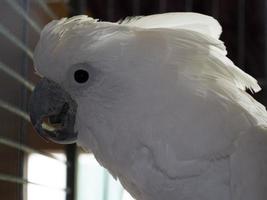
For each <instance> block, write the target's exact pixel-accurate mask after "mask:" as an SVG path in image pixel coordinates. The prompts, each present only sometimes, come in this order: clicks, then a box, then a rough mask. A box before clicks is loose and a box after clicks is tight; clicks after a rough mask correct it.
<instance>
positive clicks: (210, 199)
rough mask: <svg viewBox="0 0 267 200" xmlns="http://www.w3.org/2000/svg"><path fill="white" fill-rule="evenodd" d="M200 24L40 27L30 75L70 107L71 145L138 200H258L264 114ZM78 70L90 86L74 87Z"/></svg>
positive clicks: (140, 21) (213, 33) (147, 21)
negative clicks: (52, 85)
mask: <svg viewBox="0 0 267 200" xmlns="http://www.w3.org/2000/svg"><path fill="white" fill-rule="evenodd" d="M220 34H221V27H220V25H219V24H218V22H217V21H216V20H215V19H213V18H211V17H208V16H205V15H201V14H196V13H167V14H159V15H152V16H147V17H138V18H132V19H126V20H125V21H122V22H120V23H108V22H99V21H97V20H94V19H92V18H88V17H87V16H76V17H73V18H70V19H61V20H59V21H53V22H51V23H49V24H48V25H47V26H46V27H45V28H44V30H43V31H42V34H41V38H40V41H39V43H38V46H37V48H36V50H35V55H34V63H35V67H36V69H37V71H38V72H39V73H40V74H41V75H43V76H45V77H47V78H49V79H51V80H53V81H55V82H57V83H58V84H60V85H61V86H62V87H63V88H64V89H65V90H66V91H67V92H68V93H69V94H71V96H72V98H73V99H74V100H75V101H76V102H77V104H78V112H77V116H76V123H75V128H76V130H77V131H78V132H79V135H78V141H77V142H78V144H79V145H81V146H82V147H83V148H85V149H91V150H92V151H93V153H94V154H95V157H96V158H97V160H98V161H99V162H100V163H101V164H102V165H103V166H104V167H106V168H107V169H108V170H109V171H110V172H111V173H112V174H113V176H114V177H118V178H119V179H120V180H121V182H122V184H123V185H124V187H125V188H126V189H127V190H128V191H129V192H130V193H131V194H132V195H133V196H134V197H135V198H136V199H138V200H163V199H170V200H171V199H172V200H265V199H267V135H266V124H267V113H266V110H265V107H264V106H263V105H261V104H260V103H259V102H257V101H256V100H255V99H253V98H252V97H251V96H250V95H249V94H247V93H246V91H245V89H246V88H247V89H250V90H252V91H255V92H258V91H259V90H260V87H259V85H258V84H257V81H256V80H255V79H254V78H253V77H251V76H250V75H248V74H246V73H245V72H243V71H242V70H240V69H239V68H237V67H236V66H235V65H234V64H233V63H232V61H231V60H229V59H228V58H227V57H226V50H225V47H224V44H223V42H222V41H220V40H219V39H218V38H219V36H220ZM77 63H78V64H82V66H84V68H85V69H86V70H88V71H89V74H90V78H91V79H90V81H89V82H88V83H86V84H82V85H81V84H77V83H75V82H74V81H73V77H72V75H73V74H72V73H73V69H76V67H75V66H76V65H77Z"/></svg>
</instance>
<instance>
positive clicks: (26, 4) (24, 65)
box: [18, 0, 29, 200]
mask: <svg viewBox="0 0 267 200" xmlns="http://www.w3.org/2000/svg"><path fill="white" fill-rule="evenodd" d="M21 8H22V9H23V11H24V13H25V14H27V15H28V13H29V1H28V0H23V1H22V7H21ZM21 41H22V43H23V44H24V45H25V46H27V45H26V44H27V43H28V24H27V19H26V18H24V21H23V26H22V38H21ZM28 64H29V60H28V57H27V56H26V55H25V54H24V55H23V61H22V63H21V66H22V67H21V70H20V74H21V75H22V76H23V77H27V74H28V67H27V66H28ZM20 98H21V101H20V105H19V107H20V108H21V109H22V110H26V109H27V89H26V88H25V87H23V86H20ZM26 125H27V124H26V122H25V120H22V119H21V120H20V130H19V136H18V142H19V143H20V144H25V130H26ZM24 159H25V154H24V152H23V151H19V152H18V160H19V162H18V164H19V168H18V169H19V171H18V175H19V177H22V178H24V175H25V174H24V167H25V160H24ZM18 187H19V198H20V200H23V199H24V196H25V192H26V190H25V189H26V188H25V187H24V186H23V185H20V186H18Z"/></svg>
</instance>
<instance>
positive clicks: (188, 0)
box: [185, 0, 193, 12]
mask: <svg viewBox="0 0 267 200" xmlns="http://www.w3.org/2000/svg"><path fill="white" fill-rule="evenodd" d="M192 10H193V0H185V11H186V12H192Z"/></svg>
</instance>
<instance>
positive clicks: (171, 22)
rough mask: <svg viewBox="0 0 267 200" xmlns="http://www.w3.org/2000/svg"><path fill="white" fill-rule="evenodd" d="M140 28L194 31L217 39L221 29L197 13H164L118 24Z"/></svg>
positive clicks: (127, 19)
mask: <svg viewBox="0 0 267 200" xmlns="http://www.w3.org/2000/svg"><path fill="white" fill-rule="evenodd" d="M120 23H121V24H126V25H129V26H136V27H140V28H171V29H186V30H192V31H196V32H199V33H202V34H205V35H209V36H212V37H214V38H216V39H218V38H219V37H220V35H221V32H222V28H221V26H220V24H219V23H218V22H217V20H215V19H214V18H212V17H210V16H207V15H202V14H198V13H189V12H186V13H183V12H181V13H165V14H156V15H149V16H145V17H141V16H138V17H133V18H126V19H125V20H123V21H121V22H120Z"/></svg>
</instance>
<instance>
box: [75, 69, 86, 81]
mask: <svg viewBox="0 0 267 200" xmlns="http://www.w3.org/2000/svg"><path fill="white" fill-rule="evenodd" d="M74 79H75V81H77V82H78V83H85V82H86V81H88V79H89V73H88V72H87V71H86V70H83V69H78V70H77V71H75V72H74Z"/></svg>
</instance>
